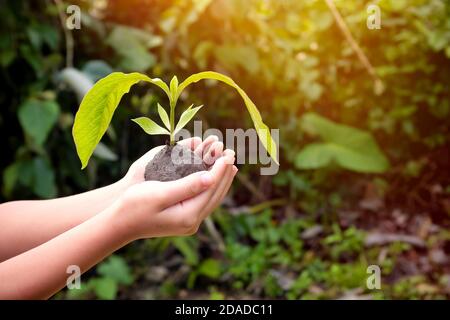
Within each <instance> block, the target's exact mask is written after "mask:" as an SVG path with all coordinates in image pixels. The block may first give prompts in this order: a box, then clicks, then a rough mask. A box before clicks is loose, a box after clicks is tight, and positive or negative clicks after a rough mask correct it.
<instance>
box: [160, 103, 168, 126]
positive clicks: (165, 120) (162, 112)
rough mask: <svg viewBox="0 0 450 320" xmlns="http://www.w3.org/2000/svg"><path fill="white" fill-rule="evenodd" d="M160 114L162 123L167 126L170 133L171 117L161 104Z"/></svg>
mask: <svg viewBox="0 0 450 320" xmlns="http://www.w3.org/2000/svg"><path fill="white" fill-rule="evenodd" d="M158 114H159V117H160V118H161V120H162V122H163V123H164V125H165V126H166V128H167V130H169V131H170V121H169V115H168V114H167V111H166V110H165V109H164V108H163V107H162V106H161V105H160V104H159V103H158Z"/></svg>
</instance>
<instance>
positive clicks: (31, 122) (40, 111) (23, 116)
mask: <svg viewBox="0 0 450 320" xmlns="http://www.w3.org/2000/svg"><path fill="white" fill-rule="evenodd" d="M58 115H59V106H58V104H57V103H56V102H54V101H41V100H37V99H28V100H26V101H25V102H24V103H23V104H22V105H21V106H20V107H19V112H18V116H19V122H20V125H21V126H22V128H23V130H24V131H25V133H26V134H27V135H28V136H29V137H30V138H31V139H32V140H33V141H35V142H36V143H37V144H38V145H42V144H43V143H44V142H45V140H46V139H47V136H48V134H49V133H50V130H51V129H52V128H53V126H54V125H55V123H56V121H57V120H58Z"/></svg>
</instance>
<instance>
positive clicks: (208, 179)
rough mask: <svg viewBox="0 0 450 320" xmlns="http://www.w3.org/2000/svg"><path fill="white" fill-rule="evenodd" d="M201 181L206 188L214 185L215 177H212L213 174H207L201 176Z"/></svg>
mask: <svg viewBox="0 0 450 320" xmlns="http://www.w3.org/2000/svg"><path fill="white" fill-rule="evenodd" d="M200 180H201V181H202V184H203V185H204V186H209V185H211V184H212V183H213V177H212V176H211V173H209V172H205V173H203V174H202V175H201V176H200Z"/></svg>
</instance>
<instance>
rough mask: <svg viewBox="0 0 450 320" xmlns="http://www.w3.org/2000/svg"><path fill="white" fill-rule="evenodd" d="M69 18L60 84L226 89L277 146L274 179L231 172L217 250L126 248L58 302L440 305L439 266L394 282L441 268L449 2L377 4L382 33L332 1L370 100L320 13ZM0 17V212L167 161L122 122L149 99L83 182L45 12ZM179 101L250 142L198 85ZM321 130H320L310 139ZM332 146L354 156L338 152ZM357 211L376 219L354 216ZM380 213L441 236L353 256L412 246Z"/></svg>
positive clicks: (119, 3) (214, 96)
mask: <svg viewBox="0 0 450 320" xmlns="http://www.w3.org/2000/svg"><path fill="white" fill-rule="evenodd" d="M73 2H74V3H77V4H78V5H79V6H80V7H81V10H82V13H83V16H82V21H81V30H74V31H72V34H73V36H74V39H75V46H74V61H73V64H74V67H75V68H77V69H78V70H80V71H82V72H83V73H84V74H85V75H87V76H89V77H90V78H91V79H92V80H93V81H96V80H98V79H99V78H100V77H102V76H104V75H106V74H108V73H110V72H112V71H113V70H115V71H124V72H132V71H139V72H144V73H147V74H148V75H149V76H151V77H160V78H162V79H164V80H165V81H167V80H169V79H170V78H171V77H172V76H173V75H175V74H176V75H177V76H178V78H179V79H180V80H182V79H184V78H185V77H186V76H188V75H190V74H191V73H195V72H199V71H203V70H214V71H218V72H222V73H225V74H227V75H229V76H230V77H232V78H233V79H235V80H236V82H237V83H238V84H239V85H240V86H241V87H242V88H243V89H244V90H245V91H246V92H247V93H248V95H249V96H250V97H251V98H252V100H253V101H254V102H255V104H256V105H257V106H258V108H259V109H260V110H261V113H262V117H263V119H264V121H266V122H267V124H268V125H269V127H271V128H280V129H281V130H280V163H281V169H280V173H279V174H278V175H277V176H275V177H261V176H259V175H258V172H259V170H258V169H259V168H258V167H257V166H242V167H241V168H240V171H241V176H240V178H239V179H238V180H237V181H236V183H235V185H234V187H233V190H232V192H231V195H230V199H229V201H228V202H227V203H226V204H225V205H224V207H223V208H221V209H220V210H218V211H217V212H216V213H215V214H214V216H213V220H212V224H213V225H214V226H215V228H214V229H212V230H216V231H217V233H218V234H219V236H217V235H214V233H211V229H210V228H209V229H206V228H204V229H202V230H201V231H200V235H199V236H197V237H190V238H176V239H158V240H148V241H142V242H138V243H134V244H132V245H130V246H128V247H126V248H125V249H122V250H121V251H120V252H119V253H118V254H117V255H115V256H113V257H111V258H110V259H109V260H107V261H106V262H104V263H103V264H101V265H100V266H99V267H98V268H97V269H96V270H93V271H91V272H90V273H89V274H88V275H86V278H85V282H84V283H85V285H84V287H83V288H84V289H83V290H82V291H76V292H73V291H70V292H63V293H60V294H59V295H58V298H72V297H81V298H95V297H97V298H105V299H106V298H115V297H120V298H161V297H165V298H167V297H186V296H187V297H191V296H193V297H197V296H200V297H209V298H227V297H230V298H232V297H271V298H289V299H298V298H311V299H316V298H337V297H342V296H345V295H349V294H354V295H363V296H364V295H369V296H370V297H372V298H446V297H447V298H448V296H449V292H450V289H449V285H448V282H449V281H450V280H449V276H448V275H449V274H450V270H449V266H448V263H447V264H444V265H440V266H437V267H436V266H435V265H433V263H432V262H430V263H431V264H432V267H431V269H430V270H428V269H427V270H428V271H427V270H425V269H423V268H420V267H419V268H417V270H416V272H406V271H404V269H402V267H401V266H402V263H405V261H412V262H411V263H413V264H415V265H417V264H418V262H417V261H416V260H414V259H412V258H411V257H415V256H423V257H425V258H426V259H428V256H429V254H428V253H429V252H432V251H433V250H441V251H443V252H444V254H447V255H448V253H449V252H448V251H449V250H450V249H449V248H450V242H449V241H450V234H449V232H448V231H447V230H448V226H449V211H450V200H449V193H450V177H449V170H448V169H449V120H448V119H449V112H450V93H449V87H450V5H449V3H448V1H445V0H409V1H408V0H380V1H377V4H378V5H379V6H380V8H381V12H382V29H381V30H368V29H367V27H366V19H367V12H366V7H367V5H368V4H369V2H368V1H359V0H348V1H336V5H337V7H338V9H339V11H340V12H341V14H342V15H343V17H344V19H345V22H346V23H347V25H348V27H349V29H350V30H351V32H352V34H353V36H354V37H355V39H356V41H357V42H358V43H359V44H360V45H361V47H362V49H363V51H364V53H365V54H366V55H367V56H368V58H369V60H370V61H371V63H372V64H373V65H374V67H375V71H376V74H377V75H378V76H379V77H380V79H381V80H382V81H383V83H384V90H382V88H380V87H379V86H378V85H377V84H376V83H375V82H374V80H373V78H372V77H371V76H370V75H369V74H368V73H367V71H366V70H365V69H364V67H363V66H362V64H361V63H360V61H359V60H358V59H357V58H356V56H355V54H354V53H353V51H352V50H351V47H350V45H349V44H348V42H347V41H346V40H345V38H344V37H343V35H342V33H341V31H340V29H339V28H338V27H337V25H336V23H335V22H334V19H333V16H332V14H331V12H330V11H329V9H328V7H327V6H326V3H325V1H319V0H317V1H315V0H304V1H298V0H292V1H289V0H283V1H276V0H250V1H237V0H230V1H225V0H216V1H210V0H203V1H193V0H191V1H156V0H127V1H124V0H116V1H105V2H101V3H103V4H104V5H101V3H100V2H99V1H97V2H95V1H80V2H78V1H73ZM71 4H72V2H71ZM66 5H68V3H67V4H65V6H66ZM65 6H64V7H65ZM0 17H1V19H0V26H1V28H0V83H1V84H2V90H1V92H0V105H1V108H2V111H1V114H0V136H1V145H2V157H1V158H0V167H1V168H2V185H1V187H2V193H1V200H2V201H8V200H16V199H31V198H36V199H37V198H51V197H55V196H64V195H68V194H73V193H76V192H82V191H85V190H87V189H90V188H94V187H99V186H102V185H105V184H108V183H111V182H113V181H116V180H117V179H118V178H120V177H121V176H122V175H123V174H124V172H125V171H126V169H127V168H128V166H129V165H130V163H131V162H132V161H133V160H134V159H136V158H138V157H139V155H141V154H143V153H144V152H145V151H147V150H148V149H149V148H151V147H152V146H155V145H157V144H161V143H164V141H162V139H160V138H158V137H149V136H147V135H144V134H142V133H141V131H140V129H139V128H138V127H137V126H136V125H134V124H133V123H131V121H130V120H129V119H130V118H133V117H136V116H137V115H138V116H141V115H150V116H152V115H153V116H155V115H156V114H157V108H156V104H157V103H158V102H161V103H163V102H164V101H165V100H164V97H163V96H162V95H160V92H159V91H158V90H153V89H150V91H149V90H148V88H147V87H146V88H144V87H138V88H134V89H133V90H132V93H133V94H130V95H127V96H126V97H125V99H124V100H123V101H122V102H121V105H122V107H121V108H119V109H118V111H117V114H116V115H115V117H114V119H113V122H112V127H111V128H110V129H109V130H108V132H107V136H106V137H104V139H103V140H102V144H101V145H100V148H99V149H98V150H97V151H96V153H95V155H94V158H93V159H92V160H91V162H90V164H89V166H88V168H87V169H86V170H85V171H81V170H80V165H79V160H78V159H77V156H76V152H75V148H74V144H73V140H72V136H71V127H72V124H73V117H74V114H75V112H76V110H77V109H78V105H79V101H78V100H77V94H76V88H74V87H73V85H71V84H70V81H69V82H68V81H65V79H64V76H63V75H62V74H61V70H62V69H63V68H64V67H65V64H66V63H67V61H66V57H65V54H66V46H65V36H64V33H63V31H62V28H61V24H60V21H59V18H58V8H57V7H56V5H55V4H54V3H53V2H52V1H12V0H11V1H4V2H2V5H1V7H0ZM188 91H189V92H188V93H187V94H186V95H184V96H182V97H181V98H180V99H181V101H180V105H182V106H188V105H190V104H191V103H195V104H204V105H205V106H207V108H205V110H207V111H206V112H203V113H201V114H200V117H201V120H202V121H203V124H204V126H205V125H207V126H209V127H214V128H219V129H223V130H224V129H225V128H248V127H251V123H250V119H249V117H247V116H244V117H243V116H242V110H243V108H242V102H241V100H240V97H239V96H238V95H237V94H236V93H235V92H233V91H231V90H229V89H228V88H226V87H225V86H220V85H217V84H215V83H208V82H205V83H202V84H198V85H196V86H195V87H192V88H189V90H188ZM318 115H321V117H319V116H318ZM322 117H323V118H326V119H328V121H326V124H328V125H323V126H321V125H319V124H318V122H317V121H319V122H320V120H317V118H319V119H322V120H323V118H322ZM314 119H316V120H314ZM329 121H333V122H329ZM321 123H322V124H323V122H321ZM338 124H339V125H338ZM349 127H352V128H349ZM311 128H312V130H311ZM342 130H344V131H345V132H348V130H350V131H351V132H352V134H354V135H355V136H357V137H359V138H360V139H359V140H358V139H356V140H358V141H353V142H351V141H350V142H349V141H347V140H345V139H344V141H342V140H339V139H335V138H336V137H338V136H339V132H342ZM314 131H315V132H314ZM375 141H376V143H375ZM330 145H332V147H330ZM343 150H344V151H343ZM324 159H326V160H329V161H325V160H324ZM318 160H319V162H318ZM433 188H434V189H433ZM436 188H437V189H436ZM258 190H259V191H258ZM436 190H438V191H439V192H437V193H436V192H435V191H436ZM367 198H370V199H369V200H373V199H375V200H377V201H381V203H382V205H381V206H379V207H377V208H376V209H373V208H372V209H371V208H370V206H369V207H368V206H362V205H361V199H367ZM395 210H401V211H402V212H406V216H407V219H409V220H408V221H416V220H417V219H425V220H426V219H428V220H426V221H431V222H432V223H433V224H434V225H436V226H438V227H439V228H438V229H439V231H437V232H436V233H434V234H426V235H425V236H424V237H423V238H424V239H423V240H424V241H425V246H426V247H425V249H423V248H422V249H417V248H415V247H414V246H411V245H410V244H405V243H403V242H400V241H395V242H393V243H390V244H385V245H379V246H375V247H370V248H367V247H366V244H365V241H364V239H365V237H366V234H368V233H371V232H372V231H373V230H384V229H383V228H385V230H384V231H389V232H398V233H408V232H415V231H417V230H411V229H408V228H407V227H405V226H403V227H402V226H399V225H396V226H395V227H390V225H389V223H393V222H392V221H396V220H395V215H394V212H395ZM355 214H356V216H357V217H356V218H354V217H353V216H354V215H355ZM349 217H353V218H349ZM414 219H416V220H414ZM425 220H424V221H425ZM348 221H350V222H348ZM420 221H422V220H420ZM394 224H395V223H394ZM386 225H389V226H388V227H386ZM312 231H316V233H315V234H314V232H312ZM311 234H313V236H311ZM222 241H223V244H221V242H222ZM381 254H382V255H383V257H384V258H383V259H381V258H380V256H381ZM430 259H431V258H430ZM167 261H169V263H166V262H167ZM430 261H431V260H430ZM447 262H448V261H447ZM373 263H375V264H381V267H382V270H383V289H382V290H376V291H370V290H368V289H366V286H365V281H366V278H367V274H366V267H367V266H368V265H370V264H373ZM155 274H156V275H160V276H155Z"/></svg>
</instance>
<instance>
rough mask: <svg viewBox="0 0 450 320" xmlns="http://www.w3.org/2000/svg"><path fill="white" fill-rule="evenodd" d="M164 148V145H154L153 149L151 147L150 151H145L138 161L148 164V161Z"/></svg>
mask: <svg viewBox="0 0 450 320" xmlns="http://www.w3.org/2000/svg"><path fill="white" fill-rule="evenodd" d="M162 148H164V146H157V147H154V148H153V149H151V150H150V151H148V152H147V153H145V154H144V155H143V156H142V157H140V158H139V159H138V160H137V161H138V162H139V163H142V164H143V165H146V164H147V163H149V162H150V161H151V160H152V159H153V158H154V157H155V156H156V154H157V153H158V152H160V151H161V149H162Z"/></svg>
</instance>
